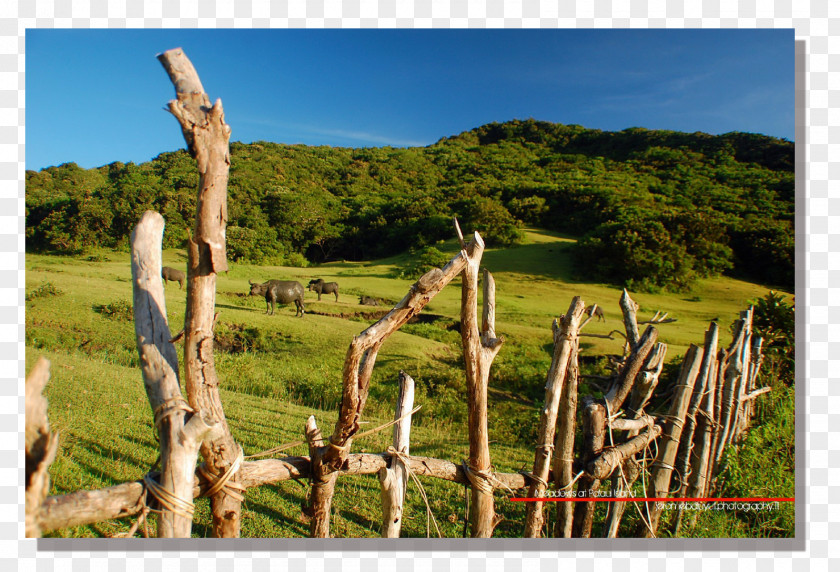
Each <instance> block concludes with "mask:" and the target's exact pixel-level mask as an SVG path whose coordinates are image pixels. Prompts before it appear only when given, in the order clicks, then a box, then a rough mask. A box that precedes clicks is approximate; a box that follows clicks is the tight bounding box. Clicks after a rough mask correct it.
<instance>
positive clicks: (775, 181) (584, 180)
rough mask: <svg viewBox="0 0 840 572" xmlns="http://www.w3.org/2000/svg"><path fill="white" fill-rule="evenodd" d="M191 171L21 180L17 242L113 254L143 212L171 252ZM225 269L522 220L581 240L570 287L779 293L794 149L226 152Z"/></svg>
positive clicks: (632, 140)
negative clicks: (740, 284) (732, 279)
mask: <svg viewBox="0 0 840 572" xmlns="http://www.w3.org/2000/svg"><path fill="white" fill-rule="evenodd" d="M197 183H198V174H197V172H196V168H195V165H194V162H193V160H192V159H191V158H190V157H189V155H188V154H187V153H186V152H185V151H177V152H167V153H162V154H161V155H159V156H158V157H156V158H155V159H153V160H152V161H150V162H147V163H142V164H139V165H137V164H133V163H128V164H123V163H119V162H117V163H112V164H110V165H106V166H103V167H99V168H97V169H81V168H79V167H78V166H77V165H75V164H74V163H66V164H63V165H60V166H58V167H49V168H47V169H43V170H41V171H38V172H35V171H27V173H26V239H27V242H26V247H27V249H28V250H30V251H45V250H49V251H60V252H68V253H69V252H80V251H84V249H86V248H89V247H91V246H108V247H116V248H125V247H127V242H128V235H129V233H130V231H131V229H132V228H133V226H134V225H135V224H136V222H137V220H138V219H139V217H140V215H141V214H142V213H143V211H145V210H147V209H155V210H157V211H159V212H161V213H162V214H163V215H164V217H165V218H166V222H167V225H166V233H165V234H166V235H165V239H164V240H165V246H166V247H173V246H180V245H182V244H183V241H184V240H185V238H186V236H187V229H188V228H189V227H190V226H191V224H190V222H189V221H190V220H191V218H192V217H193V216H194V212H195V190H196V188H197ZM228 208H229V213H228V215H229V220H228V235H227V236H228V249H229V256H230V257H231V258H232V259H234V260H236V259H246V260H251V261H255V262H275V263H280V262H283V263H286V264H304V263H306V260H307V259H308V260H309V261H314V262H320V261H324V260H329V259H336V258H346V259H369V258H375V257H380V256H384V255H390V254H394V253H397V252H401V251H404V250H406V249H409V248H422V247H431V246H433V245H434V244H435V243H436V242H437V241H439V240H442V239H446V238H451V236H452V226H451V217H452V216H453V215H456V216H458V218H459V221H460V222H461V223H462V227H464V228H466V229H467V230H473V229H475V230H478V231H480V232H481V233H482V236H484V237H485V240H486V241H487V242H488V243H489V244H491V245H511V244H515V243H516V242H517V241H518V240H519V236H520V233H519V228H520V227H521V226H522V225H531V226H539V227H544V228H549V229H554V230H558V231H560V232H564V233H568V234H572V235H577V236H580V237H581V240H580V241H579V243H578V245H577V246H576V251H577V254H578V255H580V257H581V261H592V260H595V259H597V260H600V261H601V262H600V263H599V264H597V265H592V264H581V265H579V266H580V268H581V271H582V272H583V275H582V278H589V279H597V280H607V281H612V282H616V283H623V284H625V285H629V286H632V287H635V288H658V287H666V288H671V289H680V288H685V287H688V286H689V285H690V284H691V282H692V280H693V279H694V278H695V277H696V276H704V275H713V274H717V273H720V272H731V273H732V272H734V273H736V274H738V275H740V276H744V277H748V278H752V279H755V280H757V281H761V282H764V283H767V284H770V285H775V286H781V287H786V288H790V289H792V287H793V271H794V262H793V261H794V254H793V252H794V248H793V216H794V146H793V143H791V142H789V141H786V140H781V139H775V138H771V137H766V136H762V135H755V134H747V133H729V134H725V135H719V136H712V135H708V134H704V133H691V134H688V133H680V132H673V131H652V130H647V129H641V128H633V129H627V130H624V131H620V132H607V131H600V130H593V129H586V128H583V127H581V126H577V125H561V124H552V123H546V122H539V121H534V120H528V121H510V122H506V123H492V124H489V125H484V126H482V127H478V128H476V129H473V130H471V131H468V132H465V133H461V134H460V135H456V136H453V137H446V138H443V139H441V140H440V141H438V142H437V143H435V144H433V145H429V146H427V147H415V148H392V147H384V148H361V149H349V148H335V147H308V146H304V145H284V144H277V143H267V142H257V143H251V144H243V143H237V142H234V143H231V176H230V183H229V201H228Z"/></svg>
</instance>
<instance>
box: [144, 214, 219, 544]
mask: <svg viewBox="0 0 840 572" xmlns="http://www.w3.org/2000/svg"><path fill="white" fill-rule="evenodd" d="M163 226H164V222H163V217H162V216H160V215H159V214H158V213H156V212H151V211H147V212H146V213H145V214H144V215H143V217H142V218H141V219H140V222H139V223H138V224H137V227H135V229H134V231H133V232H132V233H131V275H132V280H133V289H134V330H135V333H136V336H137V352H138V353H139V355H140V369H141V371H142V373H143V383H144V385H145V387H146V395H147V396H148V398H149V403H150V404H151V407H152V414H153V415H154V422H155V427H156V429H157V432H158V436H159V440H160V464H161V471H160V476H159V484H160V486H161V487H163V488H164V489H165V490H166V491H169V492H170V493H171V494H172V495H174V496H175V497H176V498H177V499H181V500H182V501H185V503H186V504H187V505H190V504H191V503H192V489H193V481H194V478H195V464H196V460H197V459H198V450H199V446H200V444H201V442H202V441H203V440H204V438H205V437H207V436H210V435H212V432H213V431H215V430H216V429H217V426H216V425H215V424H213V423H212V422H209V421H208V420H207V419H206V418H204V417H202V416H201V415H190V412H189V411H188V410H189V407H186V401H185V400H184V398H183V397H182V396H181V384H180V382H179V380H178V355H177V353H176V351H175V346H174V345H173V344H172V342H170V341H169V340H170V339H171V338H172V333H171V332H170V330H169V324H168V323H167V320H166V300H165V298H164V293H163V282H162V280H161V244H162V241H163ZM163 508H164V510H163V512H162V513H161V516H160V518H159V519H158V537H160V538H173V537H174V538H189V537H190V532H191V531H192V512H191V511H189V510H175V511H173V510H171V509H169V508H167V507H163Z"/></svg>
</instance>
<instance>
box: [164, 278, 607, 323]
mask: <svg viewBox="0 0 840 572" xmlns="http://www.w3.org/2000/svg"><path fill="white" fill-rule="evenodd" d="M161 276H162V277H163V283H164V285H166V284H167V281H171V282H177V283H178V286H179V287H180V288H183V287H184V280H185V279H186V276H185V275H184V273H183V272H181V271H180V270H176V269H175V268H170V267H169V266H164V267H163V268H162V269H161ZM248 284H250V285H251V292H250V295H251V296H265V313H266V314H270V315H273V314H274V305H275V304H292V303H294V305H295V316H300V317H303V313H304V309H305V308H306V306H305V304H304V303H303V292H304V290H303V285H302V284H301V283H300V282H296V281H294V280H269V281H268V282H263V283H262V284H260V283H258V282H253V281H251V280H249V281H248ZM309 291H310V292H316V293H317V294H318V300H320V299H321V294H334V295H335V301H336V302H338V282H324V280H323V279H322V278H317V279H315V280H310V281H309ZM359 304H362V305H363V306H378V305H379V302H378V301H377V299H376V298H374V297H372V296H365V295H362V296H359ZM591 309H592V306H589V307H588V308H586V313H587V314H588V313H589V312H590V310H591ZM594 315H595V317H596V318H597V319H598V321H606V320H604V311H603V310H602V309H601V307H600V306H595V312H594Z"/></svg>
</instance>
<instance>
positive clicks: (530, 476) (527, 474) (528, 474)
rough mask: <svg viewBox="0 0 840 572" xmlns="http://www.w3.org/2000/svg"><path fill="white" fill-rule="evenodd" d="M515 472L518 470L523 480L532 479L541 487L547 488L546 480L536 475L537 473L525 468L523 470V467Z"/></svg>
mask: <svg viewBox="0 0 840 572" xmlns="http://www.w3.org/2000/svg"><path fill="white" fill-rule="evenodd" d="M517 472H518V473H519V474H520V475H522V476H523V477H525V480H526V481H527V480H531V481H534V482H536V483H539V484H540V485H541V486H542V487H543V489H546V490H547V489H548V482H546V481H545V480H544V479H542V478H540V477H538V476H537V475H535V474H534V473H531V472H529V471H526V470H524V469H523V470H521V471H517Z"/></svg>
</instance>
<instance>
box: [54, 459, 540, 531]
mask: <svg viewBox="0 0 840 572" xmlns="http://www.w3.org/2000/svg"><path fill="white" fill-rule="evenodd" d="M390 459H391V456H390V455H389V454H387V453H382V454H376V453H362V454H352V455H349V456H348V458H347V463H346V465H345V466H346V468H345V469H343V470H342V471H341V472H340V474H341V475H373V474H377V473H379V471H381V470H382V469H383V468H386V467H387V466H388V464H389V462H390ZM311 467H312V464H311V459H310V457H284V458H282V459H262V460H259V461H245V462H244V463H243V464H242V467H241V469H240V471H239V474H240V483H241V484H242V485H243V486H244V487H247V488H253V487H260V486H263V485H270V484H277V483H282V482H285V481H289V480H299V479H306V478H309V477H311V476H312V469H311ZM408 467H409V468H410V469H411V472H412V473H414V474H415V475H418V476H421V477H431V478H437V479H442V480H445V481H450V482H453V483H458V484H461V485H468V484H469V483H470V481H469V479H468V478H467V476H466V475H465V474H464V471H463V467H462V466H461V465H460V464H457V463H453V462H451V461H446V460H443V459H433V458H430V457H409V458H408ZM152 476H153V477H154V476H156V475H152ZM494 477H495V478H496V479H498V481H499V483H500V484H501V485H504V486H506V487H508V488H511V489H514V490H516V489H524V488H525V487H527V486H528V480H527V479H526V477H525V476H524V475H522V474H521V473H494ZM549 477H550V478H552V477H553V475H549ZM201 484H202V485H203V484H204V483H201ZM206 489H207V487H206V486H199V484H196V485H194V486H193V491H192V493H193V498H197V497H199V496H201V495H202V493H203V492H204V491H206ZM143 490H144V489H143V484H142V483H141V482H129V483H122V484H119V485H115V486H113V487H108V488H105V489H99V490H94V491H76V492H73V493H69V494H66V495H57V496H52V497H47V499H46V500H45V501H44V503H43V505H42V506H41V509H40V521H41V523H42V530H43V531H45V532H46V531H50V530H57V529H60V528H68V527H71V526H82V525H85V524H92V523H95V522H101V521H103V520H111V519H117V518H124V517H129V516H133V515H135V514H137V513H138V512H139V511H140V508H141V507H140V504H139V502H140V498H141V496H142V495H143Z"/></svg>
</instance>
